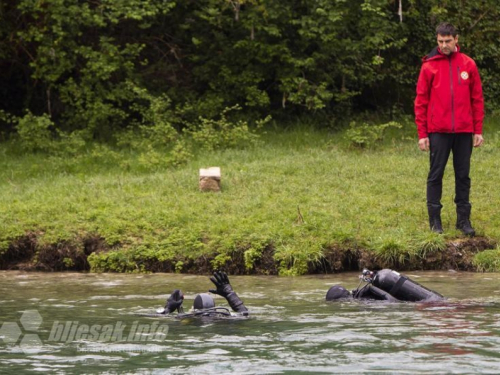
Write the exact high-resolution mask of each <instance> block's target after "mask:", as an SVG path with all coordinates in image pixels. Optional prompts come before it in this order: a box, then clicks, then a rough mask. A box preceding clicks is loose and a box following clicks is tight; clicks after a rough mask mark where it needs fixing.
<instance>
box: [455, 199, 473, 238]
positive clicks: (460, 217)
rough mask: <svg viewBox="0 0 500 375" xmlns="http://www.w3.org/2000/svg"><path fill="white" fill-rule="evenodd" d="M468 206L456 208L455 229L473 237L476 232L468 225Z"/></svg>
mask: <svg viewBox="0 0 500 375" xmlns="http://www.w3.org/2000/svg"><path fill="white" fill-rule="evenodd" d="M470 209H471V208H470V206H457V229H459V230H461V231H462V233H463V234H465V235H466V236H470V237H474V236H475V235H476V231H475V230H474V228H472V224H471V223H470Z"/></svg>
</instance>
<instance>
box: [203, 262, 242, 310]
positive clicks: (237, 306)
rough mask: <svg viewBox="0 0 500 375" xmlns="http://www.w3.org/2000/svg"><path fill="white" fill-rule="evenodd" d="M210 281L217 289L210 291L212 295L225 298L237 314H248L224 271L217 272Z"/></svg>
mask: <svg viewBox="0 0 500 375" xmlns="http://www.w3.org/2000/svg"><path fill="white" fill-rule="evenodd" d="M210 281H211V282H213V283H214V285H215V287H216V288H217V289H210V290H209V292H210V293H214V294H218V295H219V296H222V297H224V298H225V299H226V300H227V302H228V303H229V306H231V308H232V309H233V310H234V311H237V312H246V311H248V310H247V308H246V307H245V305H244V304H243V301H242V300H241V299H240V298H239V297H238V295H237V294H236V293H235V292H234V290H233V287H232V286H231V284H230V283H229V279H228V277H227V274H226V273H225V272H222V271H215V272H214V275H213V276H212V277H210Z"/></svg>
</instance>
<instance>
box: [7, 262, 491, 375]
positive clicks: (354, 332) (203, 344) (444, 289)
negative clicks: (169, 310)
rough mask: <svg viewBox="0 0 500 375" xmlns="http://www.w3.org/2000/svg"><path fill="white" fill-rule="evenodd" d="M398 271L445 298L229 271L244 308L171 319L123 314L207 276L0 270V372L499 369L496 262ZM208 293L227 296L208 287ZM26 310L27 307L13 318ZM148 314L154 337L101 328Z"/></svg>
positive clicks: (195, 289)
mask: <svg viewBox="0 0 500 375" xmlns="http://www.w3.org/2000/svg"><path fill="white" fill-rule="evenodd" d="M407 275H408V276H410V277H411V278H412V279H414V280H416V281H418V282H420V283H422V284H423V285H425V286H427V287H429V288H431V289H433V290H436V291H437V292H439V293H441V294H443V295H445V296H447V297H448V298H449V299H448V301H446V302H445V303H438V304H422V303H417V304H412V303H401V304H388V303H366V302H359V301H351V302H340V303H339V302H337V303H327V302H325V301H324V297H325V294H326V291H327V290H328V288H329V287H330V286H332V285H334V284H343V285H344V286H346V287H347V288H349V289H354V288H355V287H356V286H357V284H358V279H357V276H358V274H354V273H347V274H341V275H325V276H305V277H296V278H278V277H262V276H238V277H230V280H231V282H232V285H233V287H234V289H235V290H236V291H237V292H238V294H239V295H240V297H241V298H242V299H243V300H244V302H245V305H246V306H247V307H248V308H249V310H250V311H251V316H252V317H251V318H250V319H248V320H245V321H202V320H186V321H178V320H175V319H166V318H163V319H152V318H145V317H138V316H137V315H135V314H136V313H146V312H153V311H154V310H155V309H156V308H158V307H161V306H162V305H163V304H164V301H165V299H166V298H167V297H168V295H169V294H170V293H171V292H172V290H173V289H176V288H179V289H181V290H182V291H183V292H184V294H185V295H186V299H185V302H184V305H185V307H187V308H189V307H190V306H191V305H192V302H193V300H194V297H195V295H196V294H197V293H200V292H206V291H207V290H208V289H209V288H211V287H212V285H211V283H210V281H209V280H208V277H205V276H192V275H171V274H153V275H136V274H127V275H123V274H84V273H22V272H11V271H9V272H7V271H5V272H0V293H1V294H0V324H2V327H4V328H2V332H3V334H0V337H3V338H4V339H5V337H6V336H5V332H7V336H8V337H7V338H8V339H9V340H10V341H11V342H10V343H9V344H5V342H2V340H1V339H0V361H1V364H2V365H1V368H0V372H2V371H3V372H6V373H22V372H25V371H26V372H27V371H30V372H32V371H36V372H40V373H44V372H47V373H49V372H50V373H103V372H104V373H130V372H135V373H145V374H149V373H165V372H167V373H179V374H184V373H215V372H217V373H238V374H245V373H289V374H291V373H428V374H436V373H443V374H444V373H446V374H448V373H500V319H499V318H500V274H472V273H457V272H409V273H407ZM216 301H217V305H218V306H227V304H226V303H225V300H224V299H222V298H220V297H218V298H217V299H216ZM26 311H27V312H29V314H28V315H26V314H25V315H24V316H25V317H26V316H27V317H28V318H29V319H26V318H24V319H22V318H23V312H26ZM34 311H35V312H38V314H39V317H40V318H37V317H36V316H35V317H33V315H32V314H33V312H34ZM27 320H29V321H27ZM38 320H40V321H41V322H38ZM30 322H31V323H30ZM155 322H156V325H157V326H158V325H162V326H164V327H165V326H166V327H167V328H168V333H167V334H166V336H165V335H163V336H162V337H159V338H157V339H154V337H153V335H152V334H151V331H150V333H149V334H148V333H147V332H146V333H145V334H144V335H142V336H141V337H143V338H144V339H145V340H146V341H137V340H135V338H137V336H134V340H132V341H130V340H129V341H127V340H126V338H127V336H126V337H125V340H121V341H111V340H110V339H109V337H106V335H104V336H102V327H104V326H106V325H108V326H112V327H116V326H117V324H119V325H121V327H122V328H123V327H125V328H124V332H125V333H127V332H129V331H130V330H132V326H134V324H135V325H136V326H137V325H138V324H143V325H147V326H148V327H150V328H151V327H153V323H155ZM6 323H8V324H6ZM38 323H39V324H38ZM57 324H59V326H60V327H62V326H64V324H69V327H75V328H78V327H82V326H86V327H94V328H95V327H100V328H99V329H101V331H99V332H101V336H100V337H99V338H100V339H101V340H99V338H97V337H86V338H83V339H82V338H80V339H78V340H71V337H70V335H69V334H68V338H67V339H66V340H63V339H62V338H63V336H62V334H61V332H62V328H61V331H60V332H59V333H60V335H59V336H61V337H59V338H58V337H57V335H54V332H55V331H54V326H55V325H56V326H57ZM16 325H17V327H19V337H18V338H17V339H16V338H15V337H13V334H12V329H13V328H12V327H13V326H16ZM14 330H15V329H14ZM99 332H98V333H99ZM51 334H52V339H50V338H51V337H50V335H51ZM29 339H33V340H31V341H30V340H29ZM23 340H24V341H23ZM37 340H38V341H37Z"/></svg>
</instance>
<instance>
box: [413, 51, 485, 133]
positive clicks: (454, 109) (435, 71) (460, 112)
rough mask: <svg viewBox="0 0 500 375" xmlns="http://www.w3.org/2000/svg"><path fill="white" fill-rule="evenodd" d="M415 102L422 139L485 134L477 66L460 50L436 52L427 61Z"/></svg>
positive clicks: (424, 59) (481, 94) (416, 120)
mask: <svg viewBox="0 0 500 375" xmlns="http://www.w3.org/2000/svg"><path fill="white" fill-rule="evenodd" d="M422 61H423V64H422V69H421V70H420V76H419V77H418V83H417V97H416V98H415V122H416V124H417V129H418V138H419V139H421V138H426V137H428V135H429V133H474V134H482V132H483V118H484V99H483V89H482V87H481V78H480V77H479V72H478V70H477V66H476V63H475V62H474V60H472V59H471V58H470V57H469V56H467V55H464V54H463V53H460V49H459V48H458V46H457V50H456V51H455V52H453V53H452V54H451V55H450V56H446V55H444V54H442V53H441V51H440V50H439V48H437V47H436V48H434V50H432V52H431V53H430V54H428V55H427V56H425V57H424V58H423V59H422Z"/></svg>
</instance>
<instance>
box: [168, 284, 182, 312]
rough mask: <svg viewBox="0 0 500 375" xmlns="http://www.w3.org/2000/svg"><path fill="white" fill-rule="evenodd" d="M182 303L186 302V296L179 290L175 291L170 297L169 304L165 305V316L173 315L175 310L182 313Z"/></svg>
mask: <svg viewBox="0 0 500 375" xmlns="http://www.w3.org/2000/svg"><path fill="white" fill-rule="evenodd" d="M182 302H184V294H182V292H181V291H180V290H179V289H176V290H174V292H173V293H172V294H171V295H170V297H168V299H167V303H166V305H165V312H164V313H165V314H170V313H173V312H174V311H175V310H177V311H178V312H180V313H182V312H183V309H182Z"/></svg>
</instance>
